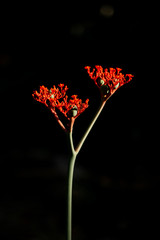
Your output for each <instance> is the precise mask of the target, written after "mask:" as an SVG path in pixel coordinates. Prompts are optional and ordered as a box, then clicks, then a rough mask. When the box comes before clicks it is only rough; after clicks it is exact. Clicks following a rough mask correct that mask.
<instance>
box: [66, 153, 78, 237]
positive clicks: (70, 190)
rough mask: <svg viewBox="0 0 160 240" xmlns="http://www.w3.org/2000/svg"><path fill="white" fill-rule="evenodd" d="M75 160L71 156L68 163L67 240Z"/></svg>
mask: <svg viewBox="0 0 160 240" xmlns="http://www.w3.org/2000/svg"><path fill="white" fill-rule="evenodd" d="M75 160H76V154H73V155H72V157H71V159H70V163H69V172H68V206H67V207H68V214H67V240H71V239H72V189H73V187H72V186H73V172H74V165H75Z"/></svg>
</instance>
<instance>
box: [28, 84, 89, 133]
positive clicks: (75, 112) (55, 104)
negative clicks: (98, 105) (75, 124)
mask: <svg viewBox="0 0 160 240" xmlns="http://www.w3.org/2000/svg"><path fill="white" fill-rule="evenodd" d="M58 87H59V88H56V87H55V86H53V88H51V89H50V90H49V89H48V88H46V87H45V86H40V91H39V92H37V91H34V92H33V94H32V96H33V98H34V99H35V100H37V101H38V102H41V103H43V104H45V105H46V106H47V107H48V108H49V109H50V110H51V111H52V113H53V114H54V116H55V117H56V119H57V121H58V122H59V124H60V125H61V127H63V128H64V129H65V127H64V126H63V124H62V123H61V121H60V120H59V117H58V115H57V112H56V109H58V110H59V111H60V112H62V113H63V114H64V116H65V117H66V118H67V119H68V120H70V119H71V118H74V119H76V118H77V117H78V116H79V115H80V114H81V113H82V112H83V111H84V110H85V109H86V108H87V107H88V102H89V99H87V100H86V101H85V103H82V100H81V99H79V98H77V95H72V96H71V99H69V100H68V96H67V95H66V92H67V90H68V87H67V86H64V84H59V85H58Z"/></svg>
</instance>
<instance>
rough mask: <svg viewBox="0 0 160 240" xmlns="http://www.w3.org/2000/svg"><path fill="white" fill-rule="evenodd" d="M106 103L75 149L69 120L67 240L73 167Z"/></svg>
mask: <svg viewBox="0 0 160 240" xmlns="http://www.w3.org/2000/svg"><path fill="white" fill-rule="evenodd" d="M105 103H106V101H104V100H102V101H101V104H100V106H99V108H98V110H97V112H96V114H95V116H94V117H93V120H92V121H91V123H90V125H89V127H88V128H87V130H86V132H85V134H84V135H83V137H82V139H81V140H80V142H79V144H78V146H77V148H76V149H75V148H74V144H73V137H72V132H73V124H74V120H75V119H74V118H71V122H70V129H69V132H68V135H69V142H70V148H71V158H70V160H69V169H68V199H67V211H68V212H67V240H71V239H72V189H73V173H74V166H75V161H76V157H77V155H78V153H79V151H80V149H81V147H82V145H83V143H84V141H85V140H86V138H87V136H88V134H89V132H90V131H91V129H92V127H93V125H94V123H95V122H96V120H97V118H98V117H99V115H100V113H101V111H102V109H103V107H104V105H105Z"/></svg>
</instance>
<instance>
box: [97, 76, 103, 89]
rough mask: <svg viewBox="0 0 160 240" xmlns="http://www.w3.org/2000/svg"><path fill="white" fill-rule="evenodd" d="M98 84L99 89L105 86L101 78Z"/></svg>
mask: <svg viewBox="0 0 160 240" xmlns="http://www.w3.org/2000/svg"><path fill="white" fill-rule="evenodd" d="M97 84H98V86H99V87H101V86H102V85H104V80H103V79H101V78H98V79H97Z"/></svg>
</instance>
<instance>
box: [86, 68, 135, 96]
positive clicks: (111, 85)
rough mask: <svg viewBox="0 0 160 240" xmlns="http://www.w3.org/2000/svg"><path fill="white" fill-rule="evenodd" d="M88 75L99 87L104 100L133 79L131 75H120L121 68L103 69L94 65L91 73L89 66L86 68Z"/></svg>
mask: <svg viewBox="0 0 160 240" xmlns="http://www.w3.org/2000/svg"><path fill="white" fill-rule="evenodd" d="M85 69H87V71H88V74H89V76H90V78H91V79H93V80H94V82H95V84H96V85H97V86H98V87H99V89H100V91H101V95H102V97H103V98H104V99H108V98H109V97H110V96H111V95H112V94H113V93H114V92H115V91H116V90H117V89H118V88H119V87H121V86H123V85H124V84H125V83H128V82H130V81H131V80H132V78H133V77H134V76H133V75H132V74H126V75H124V74H122V73H121V70H122V69H121V68H116V69H115V68H110V69H109V70H108V69H107V68H105V69H104V70H103V67H102V66H99V65H96V66H95V68H93V70H92V71H91V67H90V66H86V67H85Z"/></svg>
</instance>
